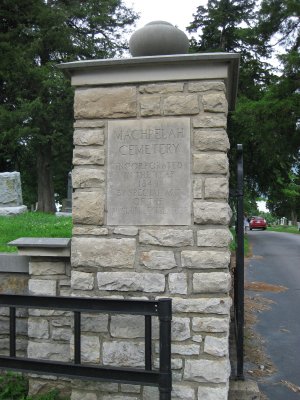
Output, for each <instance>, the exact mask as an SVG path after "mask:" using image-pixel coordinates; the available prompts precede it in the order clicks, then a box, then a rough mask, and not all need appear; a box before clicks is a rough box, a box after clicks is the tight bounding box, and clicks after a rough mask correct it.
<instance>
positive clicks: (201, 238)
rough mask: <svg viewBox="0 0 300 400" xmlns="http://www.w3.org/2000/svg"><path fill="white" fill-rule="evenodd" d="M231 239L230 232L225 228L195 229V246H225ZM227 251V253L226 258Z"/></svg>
mask: <svg viewBox="0 0 300 400" xmlns="http://www.w3.org/2000/svg"><path fill="white" fill-rule="evenodd" d="M231 240H232V234H231V232H230V230H229V229H227V228H222V229H219V228H216V229H201V230H198V231H197V246H200V247H226V248H228V246H229V244H230V242H231ZM228 256H229V253H227V257H226V258H227V259H228ZM228 261H229V259H228Z"/></svg>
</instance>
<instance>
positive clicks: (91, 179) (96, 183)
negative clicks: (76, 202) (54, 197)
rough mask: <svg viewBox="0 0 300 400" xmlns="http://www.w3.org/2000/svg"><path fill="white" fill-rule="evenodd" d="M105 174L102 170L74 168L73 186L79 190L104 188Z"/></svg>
mask: <svg viewBox="0 0 300 400" xmlns="http://www.w3.org/2000/svg"><path fill="white" fill-rule="evenodd" d="M104 181H105V173H104V170H103V169H100V168H78V167H77V168H76V167H75V168H74V169H73V171H72V186H73V188H74V189H77V188H103V183H104Z"/></svg>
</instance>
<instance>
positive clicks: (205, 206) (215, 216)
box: [194, 200, 232, 226]
mask: <svg viewBox="0 0 300 400" xmlns="http://www.w3.org/2000/svg"><path fill="white" fill-rule="evenodd" d="M231 215H232V213H231V209H230V207H229V205H228V204H227V203H217V202H209V201H200V200H194V221H195V223H196V224H201V225H205V224H212V225H225V226H228V224H229V222H230V218H231Z"/></svg>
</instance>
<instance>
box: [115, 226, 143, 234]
mask: <svg viewBox="0 0 300 400" xmlns="http://www.w3.org/2000/svg"><path fill="white" fill-rule="evenodd" d="M138 232H139V230H138V228H137V227H136V226H119V227H117V228H115V229H114V233H115V234H116V235H124V236H136V235H137V234H138Z"/></svg>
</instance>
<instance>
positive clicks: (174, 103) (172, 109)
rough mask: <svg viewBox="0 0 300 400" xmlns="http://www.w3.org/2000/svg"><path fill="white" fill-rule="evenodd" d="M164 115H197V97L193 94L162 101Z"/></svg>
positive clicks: (170, 97) (174, 96)
mask: <svg viewBox="0 0 300 400" xmlns="http://www.w3.org/2000/svg"><path fill="white" fill-rule="evenodd" d="M163 108H164V114H165V115H191V114H198V113H199V100H198V96H197V95H194V94H186V95H183V94H178V95H172V96H168V97H166V98H165V99H164V100H163Z"/></svg>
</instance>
